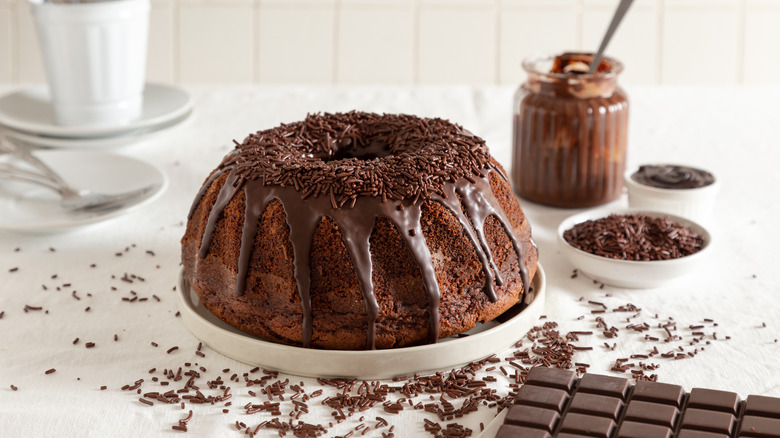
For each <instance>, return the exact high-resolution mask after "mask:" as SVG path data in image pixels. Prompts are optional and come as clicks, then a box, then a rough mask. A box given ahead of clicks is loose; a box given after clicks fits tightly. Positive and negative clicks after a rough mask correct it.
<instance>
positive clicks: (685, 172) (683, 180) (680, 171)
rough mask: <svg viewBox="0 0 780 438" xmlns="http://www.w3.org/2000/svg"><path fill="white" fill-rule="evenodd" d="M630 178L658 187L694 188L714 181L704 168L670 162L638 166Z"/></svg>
mask: <svg viewBox="0 0 780 438" xmlns="http://www.w3.org/2000/svg"><path fill="white" fill-rule="evenodd" d="M631 178H632V179H633V180H634V181H636V182H638V183H640V184H644V185H646V186H650V187H656V188H659V189H695V188H699V187H704V186H708V185H710V184H712V183H714V182H715V177H714V176H713V175H712V174H711V173H710V172H707V171H706V170H701V169H696V168H693V167H687V166H677V165H670V164H662V165H650V164H648V165H644V166H640V167H639V170H637V171H636V172H634V174H633V175H631Z"/></svg>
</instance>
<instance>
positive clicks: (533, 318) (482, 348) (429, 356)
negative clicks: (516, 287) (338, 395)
mask: <svg viewBox="0 0 780 438" xmlns="http://www.w3.org/2000/svg"><path fill="white" fill-rule="evenodd" d="M531 287H532V293H531V294H528V296H529V299H528V300H527V301H529V302H528V305H527V306H526V307H525V309H523V310H522V311H519V309H520V306H515V307H513V308H511V309H509V310H508V311H507V312H506V313H505V314H504V315H502V316H504V317H506V316H507V314H512V313H513V312H514V313H516V314H514V315H512V316H511V317H509V318H508V319H506V320H504V318H502V317H499V318H498V319H499V320H502V322H498V321H496V320H494V321H491V322H488V323H486V324H478V326H477V327H475V328H474V329H472V330H470V331H468V332H466V334H468V336H454V337H450V338H446V339H440V340H439V342H438V343H436V344H429V345H420V346H415V347H405V348H393V349H387V350H361V351H354V350H317V349H309V348H301V347H295V346H289V345H283V344H277V343H273V342H268V341H264V340H262V339H259V338H257V337H255V336H253V335H250V334H247V333H245V332H242V331H240V330H238V329H236V328H234V327H232V326H230V325H228V324H227V323H225V322H224V321H221V320H219V319H218V318H217V317H216V316H214V315H213V314H212V313H211V312H209V311H208V310H207V309H206V308H205V307H203V306H202V305H201V304H200V301H199V300H198V297H197V295H196V294H195V292H193V291H192V289H191V288H190V286H189V284H188V282H187V280H186V279H185V278H184V275H183V273H182V274H180V277H179V287H178V288H177V293H178V301H179V303H178V304H179V310H180V311H181V317H182V321H183V322H184V325H185V326H187V328H188V329H189V330H190V331H191V332H192V333H193V334H194V335H195V336H196V337H197V338H198V339H200V340H201V341H203V342H204V343H205V344H206V345H208V346H209V347H211V348H212V349H214V350H216V351H217V352H219V353H222V354H224V355H225V356H228V357H230V358H232V359H235V360H237V361H239V362H243V363H246V364H249V365H253V366H260V367H263V368H265V369H270V370H277V371H281V372H285V373H288V374H293V375H298V376H307V377H325V378H329V377H344V378H347V377H348V378H358V379H364V380H371V379H388V378H392V377H397V376H409V375H412V374H414V373H423V372H427V371H437V370H443V369H451V368H454V367H457V366H460V365H465V364H468V363H470V362H473V361H476V360H480V359H483V358H485V357H488V356H490V355H492V354H495V353H498V352H501V351H503V350H504V349H506V348H509V347H510V346H512V345H513V344H514V343H515V342H517V340H518V339H520V338H522V337H523V336H524V335H525V333H526V332H527V331H528V330H530V329H531V328H532V327H533V326H534V325H537V324H538V322H539V317H540V316H541V315H542V313H543V311H544V299H545V289H546V279H545V275H544V270H543V269H542V265H541V264H539V265H538V268H537V271H536V275H535V277H534V279H533V281H532V282H531Z"/></svg>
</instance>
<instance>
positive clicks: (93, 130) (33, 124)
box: [0, 83, 192, 138]
mask: <svg viewBox="0 0 780 438" xmlns="http://www.w3.org/2000/svg"><path fill="white" fill-rule="evenodd" d="M191 109H192V100H191V99H190V95H189V94H188V93H187V92H186V91H184V90H182V89H180V88H178V87H174V86H171V85H163V84H150V83H148V84H146V88H145V89H144V106H143V112H142V114H141V117H140V118H139V119H138V120H135V121H133V122H130V123H127V124H123V125H117V126H62V125H57V124H56V123H54V112H53V110H52V107H51V103H50V99H49V91H48V88H47V87H46V86H43V85H41V86H37V87H32V88H25V89H22V90H18V91H15V92H12V93H9V94H6V95H5V96H3V97H0V125H4V126H6V127H8V128H12V129H15V130H17V131H24V132H28V133H31V134H37V135H47V136H51V137H65V138H88V137H106V136H111V135H119V134H122V133H126V132H130V131H133V130H136V129H141V128H149V127H152V126H155V125H160V124H163V123H166V122H169V121H171V120H173V119H176V118H178V117H180V116H182V115H184V114H185V113H187V112H189V111H190V110H191Z"/></svg>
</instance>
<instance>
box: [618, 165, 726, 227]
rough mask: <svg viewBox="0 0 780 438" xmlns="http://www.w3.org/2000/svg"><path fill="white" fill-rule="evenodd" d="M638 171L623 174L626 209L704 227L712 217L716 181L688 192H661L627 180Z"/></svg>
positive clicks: (717, 185) (686, 190)
mask: <svg viewBox="0 0 780 438" xmlns="http://www.w3.org/2000/svg"><path fill="white" fill-rule="evenodd" d="M637 170H638V169H632V170H629V171H628V172H626V174H625V176H624V180H625V183H626V189H627V191H628V206H629V207H630V208H637V209H641V210H648V211H662V212H664V213H669V214H673V215H677V216H682V217H685V218H688V219H691V220H694V221H696V222H698V223H700V224H708V223H709V222H710V220H711V217H712V210H713V208H714V206H715V198H716V197H717V194H718V190H719V189H720V183H719V182H718V180H717V179H715V181H714V182H713V183H712V184H710V185H706V186H704V187H698V188H692V189H662V188H657V187H650V186H647V185H644V184H641V183H638V182H636V181H634V179H633V178H631V175H633V174H634V173H635V172H636V171H637Z"/></svg>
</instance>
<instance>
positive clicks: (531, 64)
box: [521, 52, 623, 79]
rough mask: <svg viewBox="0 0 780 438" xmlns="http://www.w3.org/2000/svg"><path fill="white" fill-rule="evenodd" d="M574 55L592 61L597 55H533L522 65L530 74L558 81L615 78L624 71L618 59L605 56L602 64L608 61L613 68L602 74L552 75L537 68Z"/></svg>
mask: <svg viewBox="0 0 780 438" xmlns="http://www.w3.org/2000/svg"><path fill="white" fill-rule="evenodd" d="M573 55H580V56H583V55H584V56H586V57H587V56H590V57H591V59H592V57H593V56H595V54H594V53H593V52H556V53H545V54H540V55H532V56H529V57H527V58H525V59H523V62H522V63H521V65H522V67H523V70H525V71H526V72H528V73H531V74H537V75H543V76H547V77H550V78H556V79H569V78H572V77H579V78H609V77H613V76H617V75H619V74H620V73H621V72H622V71H623V63H622V62H620V61H619V60H618V59H617V58H613V57H611V56H604V57H603V58H602V60H601V62H604V61H607V62H608V63H609V64H610V66H611V68H610V69H609V70H607V71H602V72H596V73H591V74H587V73H586V74H580V75H576V76H575V75H571V74H568V73H552V72H550V71H541V70H539V69H538V68H536V66H537V64H538V63H539V62H541V61H550V62H552V61H554V60H555V59H556V58H558V57H561V56H573Z"/></svg>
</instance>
